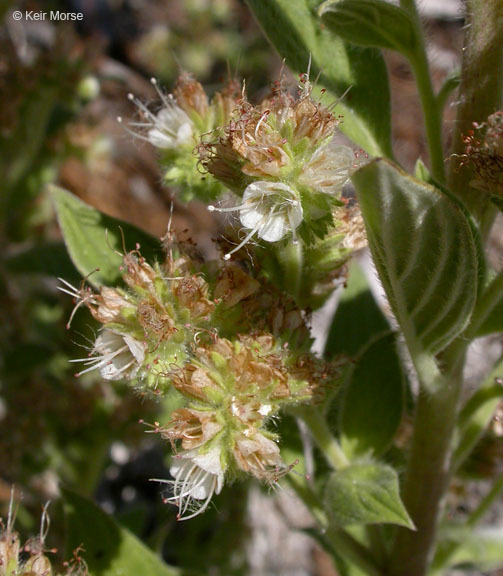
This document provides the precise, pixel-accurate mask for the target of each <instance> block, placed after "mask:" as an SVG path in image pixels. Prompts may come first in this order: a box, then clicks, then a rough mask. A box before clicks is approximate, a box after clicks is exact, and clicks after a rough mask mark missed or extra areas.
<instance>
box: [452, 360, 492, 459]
mask: <svg viewBox="0 0 503 576" xmlns="http://www.w3.org/2000/svg"><path fill="white" fill-rule="evenodd" d="M501 378H503V361H500V362H499V363H498V364H497V365H496V366H495V368H494V369H493V371H492V372H491V374H490V375H489V377H488V378H487V380H486V382H485V383H484V384H483V385H482V386H481V387H480V388H479V389H478V390H477V391H476V392H474V393H473V395H472V396H471V397H470V399H469V400H468V401H467V402H466V404H465V405H464V407H463V409H462V410H461V413H460V415H459V418H458V425H457V442H456V448H455V451H454V455H453V469H454V470H457V469H458V468H459V466H460V465H461V464H462V463H463V461H464V460H465V459H466V458H467V456H469V454H470V453H471V451H472V450H473V448H474V447H475V446H476V444H477V442H478V441H479V440H480V438H481V436H482V434H483V433H484V430H486V428H487V426H488V424H489V422H490V421H491V419H492V417H493V415H494V412H495V410H496V408H497V406H498V404H499V403H500V402H501V400H502V398H503V385H502V384H501V380H498V379H501Z"/></svg>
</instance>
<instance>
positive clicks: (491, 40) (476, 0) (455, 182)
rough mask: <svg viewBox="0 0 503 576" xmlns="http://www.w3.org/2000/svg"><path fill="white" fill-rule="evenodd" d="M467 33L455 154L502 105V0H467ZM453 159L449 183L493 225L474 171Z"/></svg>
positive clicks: (476, 213)
mask: <svg viewBox="0 0 503 576" xmlns="http://www.w3.org/2000/svg"><path fill="white" fill-rule="evenodd" d="M466 4H467V22H466V35H465V43H464V48H463V61H462V69H461V83H460V88H459V102H458V106H457V116H456V124H455V128H454V133H453V149H452V152H453V153H454V154H463V153H464V142H463V141H462V135H463V134H466V133H467V132H468V131H469V130H471V129H472V128H473V122H484V121H485V120H487V117H488V116H489V115H490V114H492V113H493V112H495V111H496V110H498V109H500V108H501V105H502V93H503V2H501V0H467V2H466ZM459 164H460V162H459V159H456V158H453V159H452V160H451V172H450V177H449V184H450V188H451V190H452V192H454V193H455V194H456V195H457V196H459V197H460V198H461V200H462V201H463V202H464V203H465V205H466V206H467V207H468V209H469V210H470V212H472V214H473V215H474V216H475V217H476V218H477V220H478V221H479V222H481V223H483V224H484V228H488V227H489V226H490V221H492V218H493V217H494V214H495V211H494V209H493V208H492V206H491V204H490V203H489V200H488V197H487V195H486V194H484V193H483V192H480V191H477V190H475V189H473V188H472V187H471V186H470V182H471V181H472V180H473V178H474V174H473V171H472V169H471V168H470V166H468V165H466V166H460V165H459Z"/></svg>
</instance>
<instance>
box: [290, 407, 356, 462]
mask: <svg viewBox="0 0 503 576" xmlns="http://www.w3.org/2000/svg"><path fill="white" fill-rule="evenodd" d="M294 413H295V414H296V415H297V416H299V417H300V418H302V420H303V421H304V422H305V423H306V425H307V427H308V428H309V431H310V432H311V434H312V435H313V438H314V440H315V442H316V444H317V445H318V447H319V448H320V450H321V452H322V453H323V454H324V456H325V458H326V459H327V460H328V462H329V464H331V465H332V467H333V468H334V469H335V470H340V469H341V468H345V467H346V466H348V465H349V460H348V459H347V457H346V455H345V454H344V452H343V451H342V448H341V447H340V445H339V443H338V442H337V439H336V438H334V436H333V435H332V432H331V431H330V429H329V427H328V425H327V423H326V420H325V418H324V417H323V415H322V414H321V412H320V411H319V410H318V409H317V408H315V407H314V406H299V407H297V408H295V409H294Z"/></svg>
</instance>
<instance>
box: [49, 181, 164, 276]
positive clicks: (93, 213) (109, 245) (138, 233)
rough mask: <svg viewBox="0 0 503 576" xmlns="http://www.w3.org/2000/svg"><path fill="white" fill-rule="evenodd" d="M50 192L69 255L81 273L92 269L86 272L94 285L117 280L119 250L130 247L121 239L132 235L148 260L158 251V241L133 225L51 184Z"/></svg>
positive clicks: (119, 274) (130, 248)
mask: <svg viewBox="0 0 503 576" xmlns="http://www.w3.org/2000/svg"><path fill="white" fill-rule="evenodd" d="M51 194H52V199H53V202H54V206H55V208H56V212H57V216H58V221H59V225H60V226H61V230H62V232H63V236H64V239H65V243H66V246H67V248H68V252H69V254H70V257H71V259H72V261H73V263H74V264H75V267H76V268H77V270H78V271H79V272H80V273H81V274H82V275H83V276H87V275H88V274H90V273H91V272H94V271H95V270H96V272H94V273H93V274H91V275H90V276H89V282H90V283H91V284H93V285H94V286H100V285H102V284H109V285H113V284H118V283H120V281H121V272H120V270H119V267H120V266H121V265H122V254H124V252H125V251H128V250H132V249H133V248H134V247H133V246H125V245H124V243H125V240H124V239H134V242H135V243H136V244H139V245H140V248H141V253H142V256H144V257H145V258H148V259H150V260H151V261H152V260H155V258H156V256H158V255H160V253H161V251H160V243H159V241H158V240H156V239H155V238H154V237H153V236H150V235H149V234H147V233H146V232H143V231H142V230H140V229H139V228H136V226H133V225H132V224H128V223H127V222H122V221H121V220H117V219H116V218H112V217H111V216H107V215H105V214H102V213H101V212H99V211H98V210H96V209H94V208H92V207H91V206H88V205H87V204H84V202H82V201H81V200H79V199H78V198H76V197H75V196H73V195H72V194H70V193H69V192H66V191H65V190H63V189H61V188H57V187H52V188H51ZM130 241H131V240H130Z"/></svg>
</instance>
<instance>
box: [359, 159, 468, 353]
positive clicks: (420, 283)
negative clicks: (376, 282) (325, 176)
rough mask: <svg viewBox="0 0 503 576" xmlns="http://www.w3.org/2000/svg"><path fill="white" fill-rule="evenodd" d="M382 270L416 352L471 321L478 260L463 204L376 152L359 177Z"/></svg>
mask: <svg viewBox="0 0 503 576" xmlns="http://www.w3.org/2000/svg"><path fill="white" fill-rule="evenodd" d="M352 180H353V183H354V185H355V187H356V191H357V196H358V200H359V202H360V206H361V209H362V213H363V217H364V220H365V227H366V230H367V237H368V240H369V245H370V249H371V252H372V256H373V258H374V261H375V264H376V267H377V270H378V272H379V276H380V278H381V281H382V283H383V286H384V289H385V291H386V294H387V296H388V299H389V302H390V304H391V307H392V309H393V312H394V314H395V316H396V317H397V319H398V322H399V323H400V326H401V328H402V330H403V332H404V335H405V338H406V340H407V344H408V347H409V350H410V351H411V354H412V356H413V359H414V357H419V356H420V354H421V353H423V352H431V353H437V352H439V351H440V350H442V349H443V348H444V347H445V346H447V344H449V342H451V341H452V340H453V339H454V338H455V337H456V336H457V335H459V334H460V333H461V332H462V331H463V330H464V328H465V327H466V325H467V323H468V322H469V319H470V315H471V312H472V310H473V307H474V304H475V299H476V295H477V281H478V259H477V250H476V246H475V242H474V238H473V233H472V230H471V227H470V223H469V221H468V219H467V218H466V216H465V214H464V212H463V210H462V209H461V207H460V206H458V204H457V203H455V202H453V201H452V200H451V199H450V198H448V197H447V196H446V195H445V194H443V193H442V192H441V191H440V190H438V189H436V188H435V187H433V186H430V185H428V184H426V183H424V182H421V181H419V180H416V179H415V178H413V177H411V176H409V175H408V174H406V173H405V172H403V171H402V170H400V169H399V168H398V167H396V166H395V165H394V164H392V163H391V162H390V161H387V160H383V159H377V160H374V161H372V162H370V163H369V164H367V165H366V166H364V167H363V168H361V169H360V170H358V171H357V172H356V173H355V174H354V176H353V178H352Z"/></svg>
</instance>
